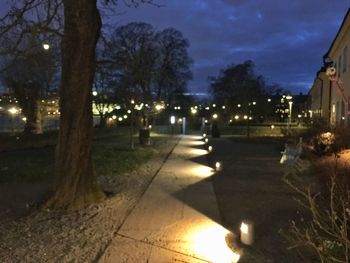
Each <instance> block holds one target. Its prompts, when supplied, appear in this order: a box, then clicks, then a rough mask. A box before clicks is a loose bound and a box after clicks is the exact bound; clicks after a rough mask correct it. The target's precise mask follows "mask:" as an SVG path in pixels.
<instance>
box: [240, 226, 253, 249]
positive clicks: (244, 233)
mask: <svg viewBox="0 0 350 263" xmlns="http://www.w3.org/2000/svg"><path fill="white" fill-rule="evenodd" d="M240 230H241V242H242V243H243V244H245V245H251V244H253V242H254V229H253V224H252V222H250V221H247V220H246V221H243V222H242V224H241V227H240Z"/></svg>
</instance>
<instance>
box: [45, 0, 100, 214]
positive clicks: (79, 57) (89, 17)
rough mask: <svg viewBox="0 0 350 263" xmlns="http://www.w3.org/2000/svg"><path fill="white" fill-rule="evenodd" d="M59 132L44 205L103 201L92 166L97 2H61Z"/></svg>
mask: <svg viewBox="0 0 350 263" xmlns="http://www.w3.org/2000/svg"><path fill="white" fill-rule="evenodd" d="M64 16H65V21H64V22H65V27H64V37H63V40H62V46H61V48H62V82H61V87H60V112H61V116H60V130H59V138H58V145H57V149H56V167H55V168H56V181H55V188H54V194H53V196H52V198H51V199H50V200H49V201H48V203H47V205H48V206H51V207H54V208H63V209H76V208H79V207H82V206H85V205H88V204H90V203H93V202H96V201H99V200H100V199H101V198H103V196H104V195H103V193H102V191H101V190H100V188H99V186H98V183H97V179H96V177H95V175H94V172H93V166H92V156H91V148H92V133H93V120H92V94H91V92H92V83H93V79H94V72H95V48H96V43H97V40H98V38H99V34H100V29H101V18H100V14H99V11H98V9H97V7H96V0H65V1H64Z"/></svg>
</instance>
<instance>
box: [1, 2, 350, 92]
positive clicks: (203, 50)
mask: <svg viewBox="0 0 350 263" xmlns="http://www.w3.org/2000/svg"><path fill="white" fill-rule="evenodd" d="M3 1H4V0H1V3H0V14H3V13H4V11H5V9H6V8H5V7H4V6H2V5H5V2H7V1H4V2H3ZM154 1H156V2H157V3H159V4H160V5H162V7H155V6H152V5H142V6H140V7H139V8H136V9H135V8H127V7H126V6H125V5H123V4H120V5H119V6H118V7H117V8H116V12H115V13H117V14H116V15H114V16H112V17H111V19H112V21H114V23H115V24H116V25H124V24H126V23H128V22H131V21H137V22H146V23H150V24H152V25H153V26H154V27H155V28H156V29H157V30H161V29H163V28H166V27H174V28H176V29H178V30H180V31H181V32H182V33H183V34H184V36H185V37H186V38H187V39H188V40H189V41H190V44H191V47H190V50H189V53H190V56H191V57H192V58H193V60H194V64H193V73H194V79H193V81H191V82H190V83H189V88H190V90H191V91H194V92H206V91H207V88H208V82H207V77H208V76H217V75H218V73H219V70H220V69H222V68H224V67H226V66H227V65H229V64H232V63H234V64H238V63H242V62H243V61H245V60H248V59H251V60H253V61H254V62H255V64H256V71H257V73H258V74H262V75H263V76H265V78H266V79H267V81H268V83H269V84H272V83H277V84H280V85H281V86H282V87H284V88H286V89H289V90H291V91H292V92H294V93H297V92H303V93H307V92H308V90H309V89H310V87H311V85H312V82H313V80H314V78H315V74H316V71H317V70H319V69H320V67H321V66H322V56H323V55H324V54H325V53H326V52H327V50H328V48H329V46H330V44H331V42H332V41H333V39H334V37H335V35H336V33H337V31H338V29H339V26H340V24H341V22H342V20H343V18H344V16H345V14H346V12H347V9H348V8H349V6H350V1H349V0H336V1H330V0H293V1H287V0H263V1H261V0H154ZM262 3H263V4H262Z"/></svg>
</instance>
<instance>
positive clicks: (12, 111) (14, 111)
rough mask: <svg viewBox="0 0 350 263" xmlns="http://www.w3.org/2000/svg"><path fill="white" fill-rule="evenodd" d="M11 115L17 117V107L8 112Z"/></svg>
mask: <svg viewBox="0 0 350 263" xmlns="http://www.w3.org/2000/svg"><path fill="white" fill-rule="evenodd" d="M8 112H9V113H11V114H12V115H15V114H17V113H18V109H16V108H15V107H12V108H10V109H9V110H8Z"/></svg>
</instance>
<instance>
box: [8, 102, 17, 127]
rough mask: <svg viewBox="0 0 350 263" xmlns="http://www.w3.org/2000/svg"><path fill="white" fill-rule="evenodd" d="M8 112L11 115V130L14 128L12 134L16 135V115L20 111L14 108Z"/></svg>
mask: <svg viewBox="0 0 350 263" xmlns="http://www.w3.org/2000/svg"><path fill="white" fill-rule="evenodd" d="M8 112H9V113H10V114H11V126H12V127H11V128H12V134H14V133H15V115H16V114H17V113H18V110H17V109H16V108H15V107H12V108H10V109H9V110H8Z"/></svg>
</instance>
